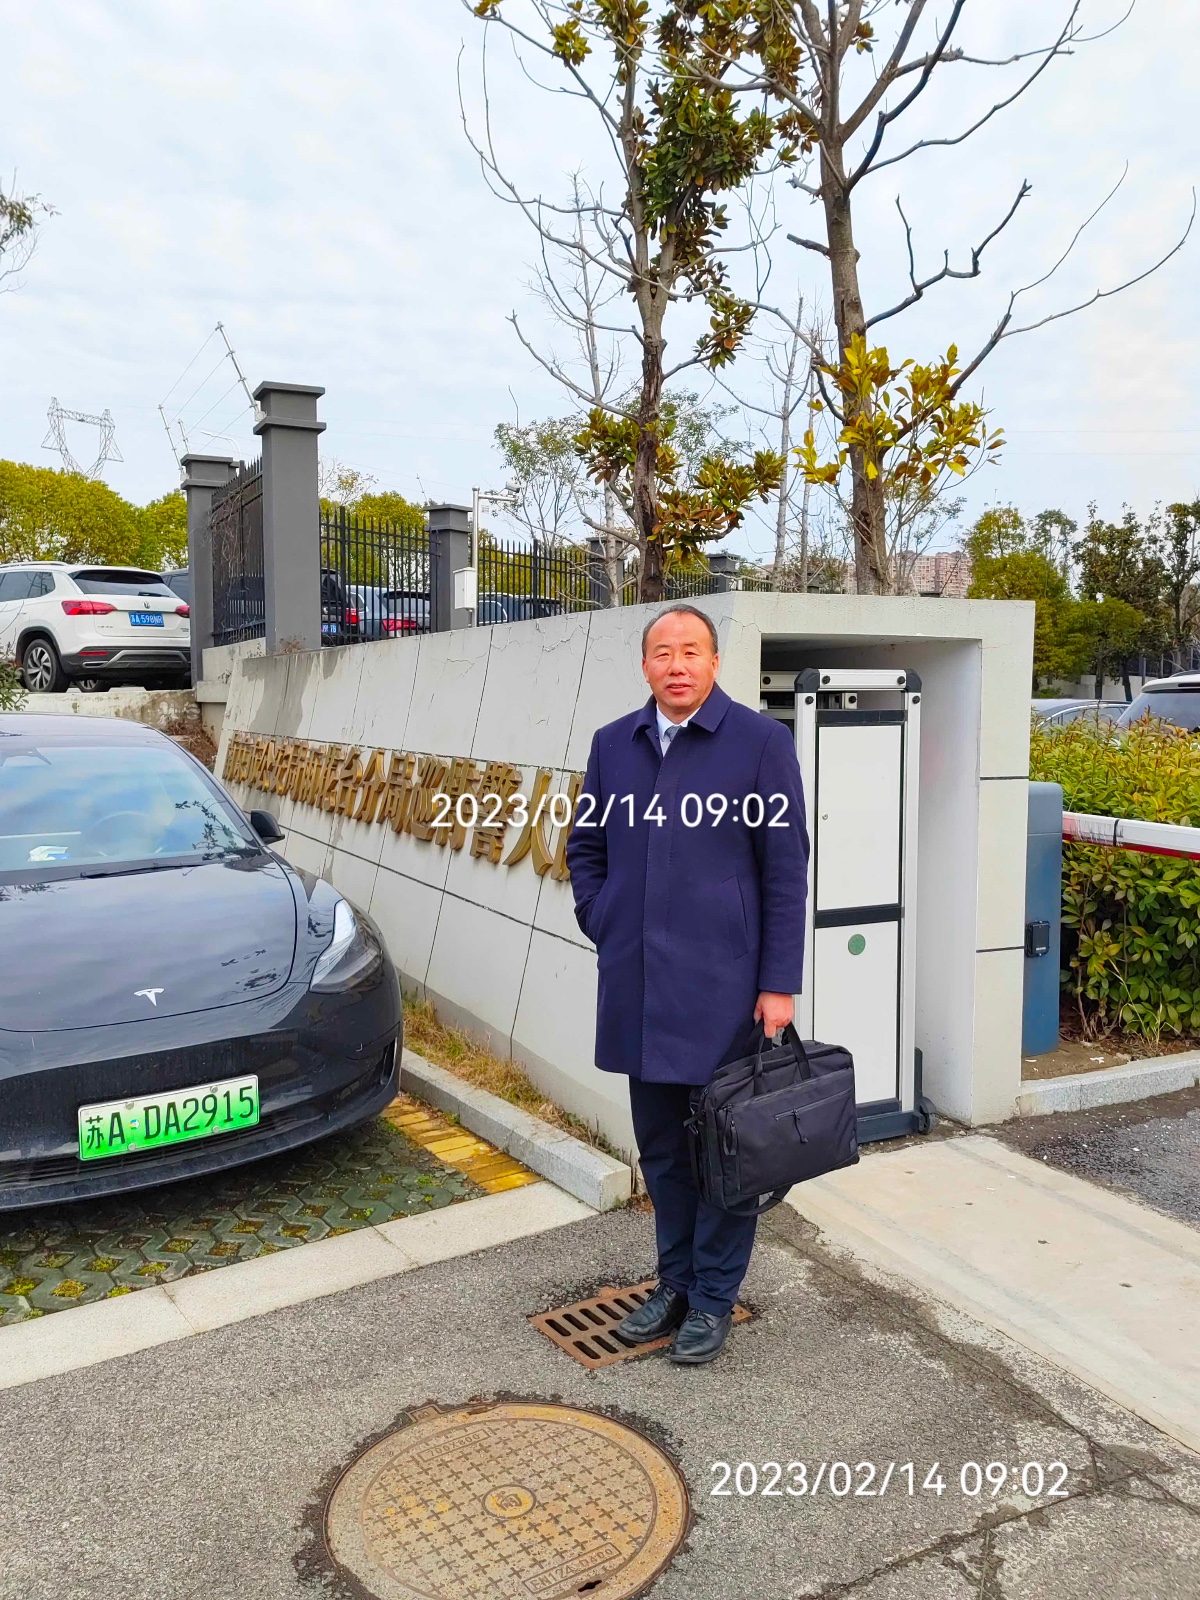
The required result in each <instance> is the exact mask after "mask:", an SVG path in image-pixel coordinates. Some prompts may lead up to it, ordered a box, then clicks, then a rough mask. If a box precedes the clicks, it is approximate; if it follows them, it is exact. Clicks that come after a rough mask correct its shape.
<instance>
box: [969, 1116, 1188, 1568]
mask: <svg viewBox="0 0 1200 1600" xmlns="http://www.w3.org/2000/svg"><path fill="white" fill-rule="evenodd" d="M990 1131H991V1132H993V1133H994V1134H995V1135H996V1137H997V1138H1000V1139H1003V1140H1004V1141H1005V1143H1006V1144H1009V1145H1011V1146H1013V1147H1014V1148H1015V1149H1017V1150H1020V1151H1021V1152H1022V1153H1023V1154H1025V1155H1027V1156H1031V1157H1032V1158H1033V1159H1034V1160H1035V1161H1036V1160H1042V1161H1048V1162H1049V1163H1050V1164H1051V1166H1055V1167H1061V1168H1062V1169H1063V1170H1064V1171H1066V1172H1073V1173H1075V1174H1076V1175H1077V1176H1079V1177H1081V1178H1090V1179H1091V1180H1092V1181H1093V1182H1094V1183H1103V1184H1106V1185H1108V1187H1110V1188H1113V1189H1119V1190H1120V1191H1121V1192H1122V1193H1124V1194H1131V1195H1135V1196H1136V1197H1137V1198H1138V1199H1139V1200H1142V1201H1144V1202H1145V1203H1146V1204H1147V1205H1151V1206H1154V1207H1156V1208H1157V1209H1158V1210H1159V1211H1166V1212H1169V1213H1170V1215H1171V1216H1174V1217H1178V1218H1180V1220H1181V1221H1183V1222H1190V1223H1191V1224H1192V1225H1193V1226H1197V1227H1200V1088H1192V1089H1181V1090H1180V1091H1179V1092H1178V1093H1177V1094H1164V1095H1159V1096H1157V1097H1156V1098H1155V1099H1153V1100H1139V1101H1134V1102H1133V1103H1132V1104H1130V1105H1120V1106H1101V1107H1098V1108H1097V1109H1096V1110H1094V1111H1070V1112H1059V1113H1057V1114H1056V1115H1054V1116H1051V1117H1029V1118H1025V1119H1023V1120H1020V1121H1016V1122H1006V1123H1003V1124H1001V1125H1000V1126H999V1127H996V1128H993V1129H991V1130H990ZM1196 1589H1197V1593H1198V1594H1200V1579H1198V1580H1197V1585H1196Z"/></svg>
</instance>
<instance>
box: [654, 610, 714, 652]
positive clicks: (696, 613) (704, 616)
mask: <svg viewBox="0 0 1200 1600" xmlns="http://www.w3.org/2000/svg"><path fill="white" fill-rule="evenodd" d="M672 611H681V612H682V613H683V615H684V616H685V617H699V618H700V621H701V622H702V623H703V624H704V626H705V627H706V628H707V629H708V637H709V638H710V639H711V640H712V651H713V655H718V654H719V653H720V651H719V648H718V645H717V625H716V623H715V622H714V621H713V619H712V618H711V617H710V616H709V615H708V613H707V612H706V611H701V609H700V607H699V606H691V605H689V604H688V603H687V601H686V600H676V601H675V602H674V604H673V605H669V606H664V607H663V609H662V610H661V611H660V612H659V613H658V615H657V616H653V617H651V618H650V621H649V622H648V623H647V624H646V626H645V627H644V628H643V629H642V660H643V661H644V660H645V659H646V640H647V639H649V637H650V629H651V628H652V627H653V626H654V624H655V623H656V622H661V621H662V619H663V618H664V617H669V616H670V615H671V613H672Z"/></svg>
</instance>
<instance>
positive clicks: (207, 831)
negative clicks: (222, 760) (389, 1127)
mask: <svg viewBox="0 0 1200 1600" xmlns="http://www.w3.org/2000/svg"><path fill="white" fill-rule="evenodd" d="M282 837H283V835H282V834H281V833H280V831H279V828H278V826H277V824H276V823H275V821H274V818H272V817H271V816H270V814H269V813H267V812H252V813H251V814H250V816H249V817H246V816H245V815H243V813H242V812H241V811H240V810H239V809H238V807H237V806H236V805H235V804H234V803H233V801H232V800H231V799H230V797H229V796H228V795H227V794H226V793H225V792H224V790H223V789H222V788H221V786H220V785H219V784H218V783H217V782H216V781H215V780H214V779H213V778H212V776H211V775H210V774H209V773H208V772H207V771H206V770H205V769H204V768H203V767H202V766H201V765H200V763H199V762H197V761H195V760H193V758H192V757H191V756H190V755H188V754H187V752H186V751H184V750H183V749H181V748H180V747H179V746H178V745H177V744H175V743H174V742H173V741H172V740H170V739H168V738H166V737H165V736H164V735H163V734H160V733H156V732H155V731H153V730H152V729H149V728H143V727H140V726H138V725H137V724H135V723H131V722H121V721H116V720H112V721H110V720H108V719H107V718H103V719H101V718H91V717H86V718H85V717H78V718H76V717H39V716H32V715H11V714H10V715H7V716H5V715H0V1210H5V1209H13V1208H16V1207H19V1206H31V1205H40V1204H45V1203H49V1202H52V1201H62V1200H75V1199H79V1198H82V1197H84V1196H88V1195H98V1194H112V1193H115V1192H118V1191H121V1190H127V1189H137V1188H142V1187H144V1186H146V1185H149V1184H156V1183H163V1182H166V1181H168V1180H170V1179H174V1178H187V1177H193V1176H195V1175H197V1174H199V1173H203V1172H212V1171H216V1170H217V1169H219V1168H222V1167H228V1166H235V1165H238V1164H240V1163H241V1162H245V1161H252V1160H254V1159H255V1158H257V1157H259V1156H265V1155H270V1154H273V1153H274V1152H276V1151H279V1150H286V1149H288V1148H290V1147H291V1146H294V1145H300V1144H304V1143H306V1142H308V1141H309V1140H312V1139H316V1138H320V1137H321V1136H323V1135H324V1134H327V1133H332V1132H334V1131H336V1130H337V1129H340V1128H346V1127H349V1126H351V1125H352V1124H353V1123H356V1122H359V1121H361V1120H362V1119H364V1118H366V1117H369V1116H371V1115H373V1114H374V1113H375V1112H376V1111H378V1110H379V1109H380V1108H381V1107H383V1106H384V1105H386V1104H387V1103H388V1101H389V1100H391V1099H392V1097H393V1096H394V1095H395V1093H396V1086H397V1063H398V1057H399V1050H400V1035H401V1010H400V993H399V988H398V985H397V981H396V976H395V972H394V970H393V968H392V965H391V963H390V962H389V961H388V959H387V956H386V953H385V951H384V949H383V945H382V941H381V939H380V936H379V933H378V930H377V929H376V928H375V926H374V925H373V923H372V922H371V921H370V920H369V919H368V918H367V917H365V916H364V915H363V914H362V913H361V912H360V911H358V910H356V909H354V908H353V907H351V906H350V905H349V903H348V902H347V901H345V900H344V899H342V897H341V896H340V895H339V894H338V893H337V891H336V890H335V889H333V888H332V887H331V886H330V885H329V884H327V883H325V882H323V881H322V880H321V879H319V878H315V877H313V876H312V875H311V874H310V873H306V872H299V871H297V870H296V869H295V868H293V867H291V866H290V865H289V864H288V863H287V862H286V861H284V860H282V859H281V858H280V857H279V856H277V855H275V854H274V853H273V852H272V851H271V850H269V849H268V848H267V846H268V845H269V844H272V843H275V842H277V841H278V840H279V839H281V838H282Z"/></svg>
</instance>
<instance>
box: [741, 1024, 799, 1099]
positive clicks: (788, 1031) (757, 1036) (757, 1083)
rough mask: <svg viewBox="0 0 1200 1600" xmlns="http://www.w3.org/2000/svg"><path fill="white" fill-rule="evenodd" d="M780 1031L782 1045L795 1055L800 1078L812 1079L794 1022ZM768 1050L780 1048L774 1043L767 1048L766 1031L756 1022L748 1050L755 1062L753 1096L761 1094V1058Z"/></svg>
mask: <svg viewBox="0 0 1200 1600" xmlns="http://www.w3.org/2000/svg"><path fill="white" fill-rule="evenodd" d="M781 1031H782V1035H783V1038H782V1044H785V1045H791V1047H792V1049H793V1050H794V1051H795V1053H796V1064H797V1066H798V1067H799V1069H800V1076H801V1077H802V1078H804V1079H808V1078H811V1077H812V1072H811V1070H810V1068H809V1065H808V1054H807V1052H806V1051H805V1048H804V1041H803V1040H802V1039H801V1037H800V1035H799V1034H798V1033H797V1032H796V1025H795V1023H794V1022H789V1023H787V1024H786V1025H785V1026H784V1028H783V1029H782V1030H781ZM768 1048H771V1049H778V1048H781V1046H777V1045H775V1044H774V1041H772V1043H771V1045H770V1046H768V1044H767V1030H766V1029H765V1028H764V1027H763V1025H762V1022H761V1020H760V1021H758V1022H756V1023H755V1024H754V1031H753V1032H752V1033H751V1035H750V1050H753V1051H754V1056H755V1061H754V1093H755V1094H761V1093H762V1092H763V1089H762V1074H763V1056H764V1055H765V1054H766V1052H767V1050H768ZM750 1050H747V1052H746V1053H747V1055H749V1053H750Z"/></svg>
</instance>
